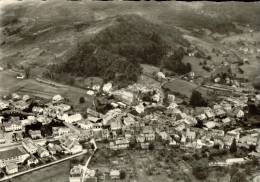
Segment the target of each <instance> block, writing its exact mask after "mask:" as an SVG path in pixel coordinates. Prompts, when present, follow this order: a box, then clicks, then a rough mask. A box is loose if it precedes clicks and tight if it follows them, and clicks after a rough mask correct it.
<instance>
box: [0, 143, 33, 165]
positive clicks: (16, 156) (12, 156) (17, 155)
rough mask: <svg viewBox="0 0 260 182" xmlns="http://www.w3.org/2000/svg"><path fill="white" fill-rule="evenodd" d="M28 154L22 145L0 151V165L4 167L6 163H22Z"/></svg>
mask: <svg viewBox="0 0 260 182" xmlns="http://www.w3.org/2000/svg"><path fill="white" fill-rule="evenodd" d="M29 156H30V155H29V154H28V153H27V152H26V151H25V150H24V149H23V148H22V147H16V148H12V149H9V150H4V151H1V152H0V167H5V166H6V164H8V163H17V164H18V163H23V162H24V161H25V159H27V158H28V157H29Z"/></svg>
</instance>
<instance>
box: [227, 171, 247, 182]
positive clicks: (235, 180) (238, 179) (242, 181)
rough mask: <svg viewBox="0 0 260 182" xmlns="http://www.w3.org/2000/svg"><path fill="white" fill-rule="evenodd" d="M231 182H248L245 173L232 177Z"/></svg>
mask: <svg viewBox="0 0 260 182" xmlns="http://www.w3.org/2000/svg"><path fill="white" fill-rule="evenodd" d="M230 182H248V180H247V179H246V174H245V172H237V173H235V175H233V176H232V178H231V180H230Z"/></svg>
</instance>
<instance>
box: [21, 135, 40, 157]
mask: <svg viewBox="0 0 260 182" xmlns="http://www.w3.org/2000/svg"><path fill="white" fill-rule="evenodd" d="M22 145H23V147H24V148H25V150H26V151H27V152H28V153H29V154H34V153H36V151H37V149H38V147H37V145H36V144H35V143H34V142H33V141H32V139H30V138H25V139H23V141H22Z"/></svg>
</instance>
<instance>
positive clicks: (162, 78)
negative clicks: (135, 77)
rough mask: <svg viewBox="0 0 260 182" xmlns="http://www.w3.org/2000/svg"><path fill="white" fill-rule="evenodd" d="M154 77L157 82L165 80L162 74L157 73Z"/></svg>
mask: <svg viewBox="0 0 260 182" xmlns="http://www.w3.org/2000/svg"><path fill="white" fill-rule="evenodd" d="M156 77H157V79H158V80H159V81H163V80H165V79H166V77H165V74H164V73H163V72H158V73H157V74H156Z"/></svg>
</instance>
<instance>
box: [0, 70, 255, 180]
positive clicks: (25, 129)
mask: <svg viewBox="0 0 260 182" xmlns="http://www.w3.org/2000/svg"><path fill="white" fill-rule="evenodd" d="M162 75H163V76H162ZM155 79H156V80H159V81H160V82H161V83H163V80H167V77H165V76H164V74H163V73H158V74H157V75H156V77H155ZM213 88H214V87H213ZM217 89H218V88H216V90H217ZM193 92H194V91H193ZM86 93H87V94H90V95H95V97H96V98H102V99H103V100H104V99H105V100H106V102H105V103H102V104H104V105H105V106H106V107H102V108H109V109H105V110H100V109H99V111H97V109H95V108H86V112H85V113H79V112H75V111H74V109H73V107H72V106H71V105H69V104H68V103H67V101H66V99H65V98H64V97H62V96H61V95H55V96H53V98H52V99H51V100H42V99H39V98H34V97H30V96H29V95H18V94H16V93H13V94H11V95H8V96H5V97H3V98H2V100H1V102H0V109H1V146H6V147H7V149H3V150H2V149H1V152H0V153H1V155H0V156H1V168H2V173H1V174H2V177H4V175H10V174H14V173H17V172H21V171H24V170H28V169H30V168H35V167H37V166H40V165H44V164H48V163H51V162H53V161H58V160H61V159H63V158H66V157H68V156H70V155H75V154H79V153H82V152H87V153H88V154H89V155H90V154H92V155H93V156H92V158H96V157H95V156H99V155H100V154H99V152H100V151H103V152H105V151H106V153H111V152H122V151H136V150H142V151H160V150H164V149H169V150H176V149H180V150H185V151H186V153H189V155H195V154H196V155H198V156H197V157H198V158H199V159H198V160H200V158H204V157H203V156H204V155H206V156H208V157H209V160H208V162H207V163H206V164H205V165H206V166H208V167H210V168H215V167H220V166H221V167H225V168H228V167H230V166H233V165H238V164H239V165H246V164H251V163H252V164H254V165H255V166H254V165H253V167H252V170H253V171H254V170H255V168H256V167H257V166H258V165H257V162H255V161H257V160H258V159H259V157H260V148H259V147H260V143H259V142H260V134H259V133H260V131H259V129H257V128H253V127H251V125H249V124H248V123H247V122H248V121H247V115H248V112H249V107H248V103H249V100H250V101H251V102H254V103H255V104H256V105H257V104H259V95H252V94H251V92H250V94H249V96H248V95H247V94H245V93H243V92H240V94H238V93H234V95H233V96H232V95H230V93H229V95H226V96H224V95H225V92H224V93H223V92H221V94H219V96H218V99H217V100H216V101H214V102H212V103H210V104H208V105H207V106H201V107H196V106H195V107H194V106H191V105H190V104H191V102H193V101H191V100H192V99H191V100H190V104H188V105H187V103H185V101H184V100H182V99H181V98H180V97H178V96H175V95H174V94H172V93H169V91H168V92H165V91H164V90H163V89H162V88H161V87H158V85H149V86H146V85H143V84H139V83H136V84H133V85H130V86H128V87H127V88H122V89H119V90H115V89H114V88H113V85H112V83H111V82H108V83H107V84H104V85H103V86H100V85H94V86H93V88H91V90H89V91H87V92H86ZM231 93H232V92H231ZM192 95H194V93H193V94H192ZM191 98H192V96H191ZM195 99H196V100H199V99H200V98H195ZM79 102H85V101H84V98H81V99H80V101H79ZM83 115H84V116H83ZM93 140H94V141H95V142H94V144H93V142H91V141H93ZM93 145H97V146H96V147H97V148H95V146H93ZM96 149H97V151H96ZM199 153H201V155H199ZM186 155H187V154H186ZM181 156H182V155H180V156H179V157H181ZM182 158H184V157H182ZM92 160H93V159H92ZM96 160H98V159H95V160H94V161H96ZM185 163H186V164H185V165H188V166H190V167H188V168H190V170H191V171H190V172H191V173H192V171H193V172H194V170H196V167H194V166H192V163H189V158H188V159H186V158H185ZM91 164H92V162H91V160H90V167H88V166H85V165H84V164H78V165H75V166H74V167H73V168H72V169H71V181H82V180H83V181H84V180H85V181H90V180H97V179H99V178H100V175H101V176H103V178H104V179H103V180H104V181H107V180H108V181H109V180H114V179H125V178H129V179H130V178H131V179H133V180H134V179H135V178H136V177H138V175H137V172H136V171H135V172H133V171H132V172H131V173H130V174H128V172H129V170H126V169H125V167H121V165H120V164H118V165H112V166H114V167H112V168H111V166H107V168H106V169H104V171H102V170H99V171H98V173H97V171H96V170H94V168H93V169H92V167H91ZM95 165H96V164H95V163H94V164H93V166H95ZM133 167H134V166H131V168H132V169H133V170H134V168H133ZM204 167H205V166H204ZM149 170H152V169H150V168H149ZM154 170H155V171H154ZM156 170H159V169H157V168H153V172H151V171H150V172H149V173H151V174H149V175H156ZM134 173H135V174H134ZM194 175H196V174H194ZM83 178H84V179H83ZM198 178H199V177H198Z"/></svg>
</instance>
